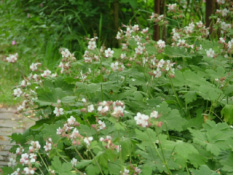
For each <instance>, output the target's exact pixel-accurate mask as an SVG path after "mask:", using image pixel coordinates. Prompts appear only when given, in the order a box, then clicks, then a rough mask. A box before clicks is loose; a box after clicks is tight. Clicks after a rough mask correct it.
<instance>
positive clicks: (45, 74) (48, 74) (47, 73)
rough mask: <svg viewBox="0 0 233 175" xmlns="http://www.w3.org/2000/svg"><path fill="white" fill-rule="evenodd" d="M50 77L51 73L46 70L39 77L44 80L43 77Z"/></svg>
mask: <svg viewBox="0 0 233 175" xmlns="http://www.w3.org/2000/svg"><path fill="white" fill-rule="evenodd" d="M50 75H51V71H50V70H48V69H47V70H45V71H44V72H43V74H41V76H42V77H44V78H45V77H48V76H50Z"/></svg>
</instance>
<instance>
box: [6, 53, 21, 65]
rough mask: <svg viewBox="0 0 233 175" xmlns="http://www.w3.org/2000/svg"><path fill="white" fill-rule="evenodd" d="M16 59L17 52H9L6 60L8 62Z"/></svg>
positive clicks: (13, 61)
mask: <svg viewBox="0 0 233 175" xmlns="http://www.w3.org/2000/svg"><path fill="white" fill-rule="evenodd" d="M17 60H18V53H16V54H10V55H9V56H8V57H7V58H6V61H7V62H9V63H15V62H16V61H17Z"/></svg>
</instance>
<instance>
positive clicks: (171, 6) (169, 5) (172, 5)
mask: <svg viewBox="0 0 233 175" xmlns="http://www.w3.org/2000/svg"><path fill="white" fill-rule="evenodd" d="M176 7H177V4H176V3H174V4H168V11H175V10H176Z"/></svg>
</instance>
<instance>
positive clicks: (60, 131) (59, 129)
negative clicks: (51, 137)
mask: <svg viewBox="0 0 233 175" xmlns="http://www.w3.org/2000/svg"><path fill="white" fill-rule="evenodd" d="M62 132H63V129H61V128H60V127H59V128H57V135H61V134H62Z"/></svg>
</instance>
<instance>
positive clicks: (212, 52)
mask: <svg viewBox="0 0 233 175" xmlns="http://www.w3.org/2000/svg"><path fill="white" fill-rule="evenodd" d="M206 55H207V57H211V58H214V56H215V53H214V50H213V49H211V48H210V49H209V50H207V51H206Z"/></svg>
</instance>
